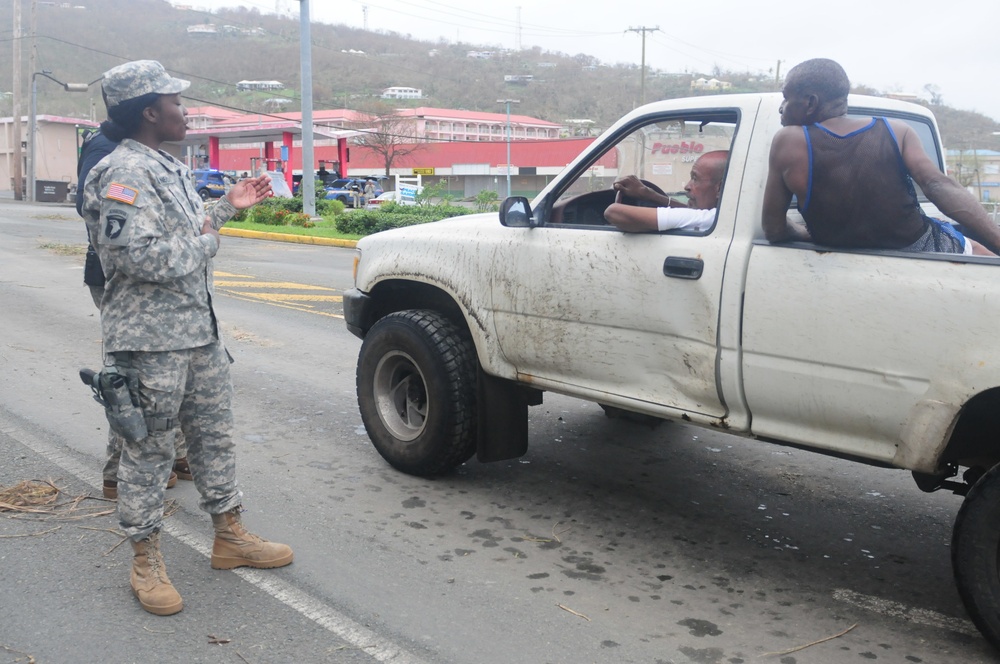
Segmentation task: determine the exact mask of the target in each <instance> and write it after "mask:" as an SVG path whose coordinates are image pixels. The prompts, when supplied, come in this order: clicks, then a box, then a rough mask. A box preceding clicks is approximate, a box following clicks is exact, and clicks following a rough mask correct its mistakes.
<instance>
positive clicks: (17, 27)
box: [11, 0, 24, 201]
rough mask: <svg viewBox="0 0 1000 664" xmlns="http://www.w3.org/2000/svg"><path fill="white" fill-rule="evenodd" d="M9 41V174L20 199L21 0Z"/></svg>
mask: <svg viewBox="0 0 1000 664" xmlns="http://www.w3.org/2000/svg"><path fill="white" fill-rule="evenodd" d="M11 41H12V42H13V43H14V80H13V82H12V83H13V89H12V90H11V92H13V93H14V99H13V101H14V110H13V112H12V115H13V116H14V137H13V139H12V140H13V142H14V145H13V148H14V163H13V168H12V169H11V175H12V176H13V178H14V199H15V200H18V201H20V200H23V192H22V190H21V180H23V179H24V171H23V170H22V169H21V159H22V158H23V156H22V154H21V0H14V39H13V40H11Z"/></svg>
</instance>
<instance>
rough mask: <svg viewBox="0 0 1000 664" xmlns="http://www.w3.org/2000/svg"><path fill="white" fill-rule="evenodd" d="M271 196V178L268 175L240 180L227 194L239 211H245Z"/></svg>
mask: <svg viewBox="0 0 1000 664" xmlns="http://www.w3.org/2000/svg"><path fill="white" fill-rule="evenodd" d="M270 196H272V192H271V178H270V177H269V176H268V175H267V174H266V173H265V174H263V175H259V176H257V177H255V178H247V179H245V180H240V181H239V182H237V183H236V184H235V185H233V188H232V189H230V190H229V191H228V192H226V198H228V199H229V202H230V203H232V204H233V207H234V208H236V209H237V210H245V209H246V208H248V207H251V206H253V205H256V204H257V203H260V202H261V201H262V200H264V199H265V198H269V197H270Z"/></svg>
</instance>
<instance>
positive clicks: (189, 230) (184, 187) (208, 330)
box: [83, 139, 236, 353]
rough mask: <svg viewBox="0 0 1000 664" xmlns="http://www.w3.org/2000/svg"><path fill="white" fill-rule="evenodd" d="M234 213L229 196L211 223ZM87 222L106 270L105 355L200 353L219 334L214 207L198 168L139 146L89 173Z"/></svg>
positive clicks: (119, 151)
mask: <svg viewBox="0 0 1000 664" xmlns="http://www.w3.org/2000/svg"><path fill="white" fill-rule="evenodd" d="M235 212H236V208H234V207H233V206H232V205H231V204H230V203H229V201H228V199H226V198H225V197H223V198H222V199H220V200H219V202H218V203H217V204H216V205H215V206H214V207H213V208H212V211H211V213H209V218H211V220H212V226H214V227H215V228H216V229H219V228H221V227H222V225H223V224H225V223H226V221H228V220H229V219H230V218H231V217H232V216H233V214H235ZM83 218H84V220H85V221H86V222H87V233H88V235H89V236H90V242H91V244H92V245H93V246H94V247H96V248H97V253H98V255H99V256H100V258H101V264H102V265H103V266H104V275H105V277H106V279H107V282H106V284H105V292H104V299H103V300H102V301H101V327H102V330H103V335H104V350H105V352H109V353H111V352H116V351H124V350H134V351H164V350H181V349H186V348H197V347H199V346H204V345H206V344H209V343H211V342H212V341H213V340H214V339H215V338H217V337H218V330H217V326H216V319H215V312H214V310H213V309H212V296H213V289H214V285H213V280H212V257H213V256H214V255H215V252H216V251H217V250H218V248H219V246H218V242H217V241H216V239H215V238H214V237H213V236H211V235H202V234H201V227H202V223H203V220H204V219H205V207H204V205H203V204H202V202H201V198H199V196H198V194H197V192H195V190H194V184H193V181H192V179H191V171H190V170H189V169H188V168H187V167H186V166H185V165H184V164H182V163H181V162H179V161H177V160H176V159H175V158H174V157H172V156H170V155H169V154H167V153H165V152H162V151H155V150H152V149H150V148H149V147H147V146H145V145H142V144H141V143H138V142H136V141H133V140H131V139H125V140H123V141H122V142H121V144H120V145H119V146H118V148H116V149H115V151H114V152H112V153H111V154H110V155H108V156H107V157H105V158H104V159H102V160H101V161H100V163H98V164H97V165H96V166H94V168H93V169H92V170H91V172H90V174H89V175H88V176H87V181H86V184H85V185H84V192H83Z"/></svg>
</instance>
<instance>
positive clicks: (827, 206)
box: [762, 58, 1000, 256]
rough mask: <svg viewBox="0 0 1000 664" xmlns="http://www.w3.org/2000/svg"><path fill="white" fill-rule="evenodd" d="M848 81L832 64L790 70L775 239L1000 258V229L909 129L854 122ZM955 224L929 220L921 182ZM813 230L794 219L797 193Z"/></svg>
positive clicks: (771, 228)
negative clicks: (791, 215) (791, 211)
mask: <svg viewBox="0 0 1000 664" xmlns="http://www.w3.org/2000/svg"><path fill="white" fill-rule="evenodd" d="M849 92H850V81H849V80H848V78H847V73H846V72H845V71H844V69H843V67H841V66H840V65H839V64H837V63H836V62H834V61H833V60H828V59H825V58H816V59H813V60H806V61H805V62H803V63H801V64H799V65H796V66H795V67H792V69H791V70H790V71H789V72H788V77H787V78H786V79H785V86H784V88H783V89H782V93H783V94H784V97H785V101H784V102H783V103H782V104H781V108H780V113H781V124H782V125H783V128H782V129H781V130H779V131H778V132H777V133H776V134H775V135H774V139H773V140H772V142H771V155H770V158H769V171H768V176H767V183H766V185H765V188H764V205H763V212H762V219H763V230H764V236H765V237H766V238H767V239H768V240H769V241H770V242H782V241H788V240H801V241H805V242H810V241H812V242H817V243H819V244H823V245H827V246H830V247H845V248H871V249H895V250H897V251H908V252H923V251H934V252H944V253H952V254H977V255H985V256H993V255H994V254H993V253H992V252H991V251H990V250H989V249H987V247H989V248H990V249H993V250H997V249H1000V230H998V228H997V225H996V224H995V223H993V222H992V221H990V218H989V216H988V215H987V214H986V210H984V209H983V206H982V205H980V204H979V201H977V200H976V199H975V197H974V196H973V195H972V194H970V193H969V192H967V191H966V190H965V189H963V188H962V187H961V185H959V184H958V183H957V182H955V181H954V180H952V179H951V178H950V177H948V176H947V175H945V174H944V173H942V172H941V170H940V169H939V168H938V167H937V165H936V164H935V163H934V162H933V161H931V159H930V158H929V157H928V156H927V153H926V152H924V149H923V146H922V145H921V143H920V137H919V136H917V135H916V132H914V131H913V129H911V128H910V127H909V125H907V124H906V123H905V122H902V121H901V120H893V119H889V118H885V117H878V118H872V117H868V118H857V117H848V115H847V95H848V93H849ZM914 182H916V183H917V184H918V185H920V189H921V190H922V191H923V193H924V195H926V196H927V198H929V199H930V201H931V202H932V203H934V205H936V206H937V207H938V209H939V210H941V212H943V213H944V214H945V215H947V216H948V217H950V218H952V219H954V220H955V221H958V222H959V223H961V224H963V225H964V226H965V228H967V229H968V230H969V231H970V232H972V233H974V234H975V235H976V236H977V237H978V238H979V239H980V240H981V241H982V242H983V243H984V244H985V245H987V247H984V246H983V244H980V243H979V242H976V241H974V240H972V239H970V238H966V237H965V236H964V235H963V234H962V233H960V232H959V231H958V230H957V229H956V228H955V227H954V226H952V225H951V224H949V223H946V222H943V221H940V220H938V219H933V218H931V217H928V216H927V215H926V214H924V212H923V210H922V209H921V208H920V203H919V201H918V200H917V196H916V192H915V190H914V188H913V183H914ZM793 194H794V195H795V197H796V199H797V200H798V209H799V212H801V213H802V217H803V219H804V220H805V226H802V225H800V224H797V223H794V222H792V221H790V220H789V219H788V218H787V215H786V211H787V210H788V206H789V204H790V203H791V200H792V195H793Z"/></svg>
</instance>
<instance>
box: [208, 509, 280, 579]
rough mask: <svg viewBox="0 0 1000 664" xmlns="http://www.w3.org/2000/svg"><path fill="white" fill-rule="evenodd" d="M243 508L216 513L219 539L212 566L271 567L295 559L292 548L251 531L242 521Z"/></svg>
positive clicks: (214, 516)
mask: <svg viewBox="0 0 1000 664" xmlns="http://www.w3.org/2000/svg"><path fill="white" fill-rule="evenodd" d="M240 509H241V508H239V507H236V508H233V509H231V510H229V511H228V512H223V513H222V514H213V515H212V525H213V526H215V542H214V543H213V544H212V568H213V569H233V568H234V567H256V568H258V569H270V568H272V567H284V566H285V565H287V564H289V563H290V562H292V548H291V547H290V546H288V545H287V544H278V543H277V542H268V541H267V540H265V539H261V538H260V537H257V536H256V535H254V534H253V533H249V532H247V529H246V528H244V527H243V523H242V521H241V520H240Z"/></svg>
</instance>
